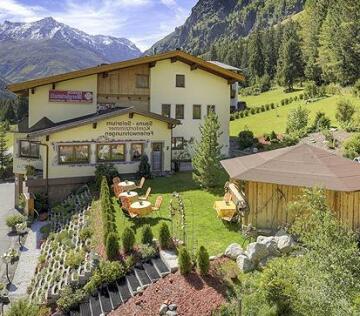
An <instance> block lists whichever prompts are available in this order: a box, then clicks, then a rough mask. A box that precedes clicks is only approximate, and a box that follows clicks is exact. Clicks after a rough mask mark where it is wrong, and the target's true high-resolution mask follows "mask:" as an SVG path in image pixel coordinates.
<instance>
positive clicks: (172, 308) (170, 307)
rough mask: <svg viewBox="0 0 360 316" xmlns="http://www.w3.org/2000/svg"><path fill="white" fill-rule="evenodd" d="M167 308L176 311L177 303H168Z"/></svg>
mask: <svg viewBox="0 0 360 316" xmlns="http://www.w3.org/2000/svg"><path fill="white" fill-rule="evenodd" d="M168 308H169V310H171V311H176V309H177V305H176V304H170V305H169V306H168Z"/></svg>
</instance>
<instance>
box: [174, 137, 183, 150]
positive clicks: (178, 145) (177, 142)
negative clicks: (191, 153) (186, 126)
mask: <svg viewBox="0 0 360 316" xmlns="http://www.w3.org/2000/svg"><path fill="white" fill-rule="evenodd" d="M171 148H172V149H177V150H179V149H184V137H173V138H172V146H171Z"/></svg>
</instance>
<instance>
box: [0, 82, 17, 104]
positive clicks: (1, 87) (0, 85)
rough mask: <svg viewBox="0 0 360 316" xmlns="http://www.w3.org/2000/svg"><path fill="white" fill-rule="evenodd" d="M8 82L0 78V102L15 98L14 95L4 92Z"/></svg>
mask: <svg viewBox="0 0 360 316" xmlns="http://www.w3.org/2000/svg"><path fill="white" fill-rule="evenodd" d="M8 83H9V82H8V81H7V80H6V79H4V78H2V77H0V100H1V99H13V98H15V94H13V93H12V92H10V91H8V90H6V85H7V84H8Z"/></svg>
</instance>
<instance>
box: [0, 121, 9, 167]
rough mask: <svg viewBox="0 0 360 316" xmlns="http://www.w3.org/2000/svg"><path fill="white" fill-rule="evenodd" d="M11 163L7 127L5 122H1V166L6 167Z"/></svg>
mask: <svg viewBox="0 0 360 316" xmlns="http://www.w3.org/2000/svg"><path fill="white" fill-rule="evenodd" d="M9 163H10V155H9V153H8V147H7V143H6V129H5V126H4V124H3V123H1V124H0V168H1V169H2V170H4V169H6V168H7V167H8V166H9Z"/></svg>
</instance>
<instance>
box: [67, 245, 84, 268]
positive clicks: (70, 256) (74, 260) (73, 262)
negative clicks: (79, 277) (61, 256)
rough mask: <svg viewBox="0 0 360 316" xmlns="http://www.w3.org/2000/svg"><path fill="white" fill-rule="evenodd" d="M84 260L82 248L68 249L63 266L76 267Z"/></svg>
mask: <svg viewBox="0 0 360 316" xmlns="http://www.w3.org/2000/svg"><path fill="white" fill-rule="evenodd" d="M84 260H85V252H84V250H80V251H79V250H76V251H75V250H70V251H69V252H68V253H67V255H66V258H65V266H66V267H70V268H72V269H77V268H78V267H79V266H80V265H81V264H82V263H83V262H84Z"/></svg>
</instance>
